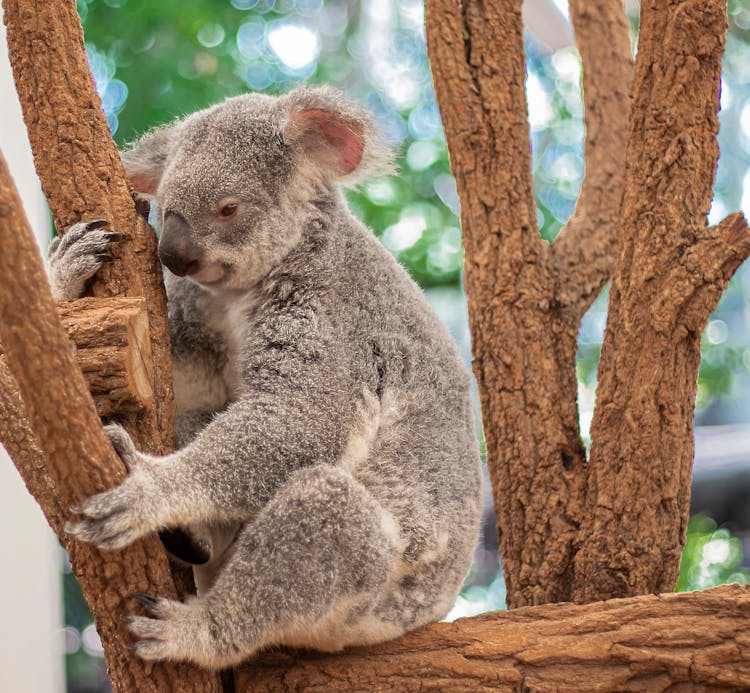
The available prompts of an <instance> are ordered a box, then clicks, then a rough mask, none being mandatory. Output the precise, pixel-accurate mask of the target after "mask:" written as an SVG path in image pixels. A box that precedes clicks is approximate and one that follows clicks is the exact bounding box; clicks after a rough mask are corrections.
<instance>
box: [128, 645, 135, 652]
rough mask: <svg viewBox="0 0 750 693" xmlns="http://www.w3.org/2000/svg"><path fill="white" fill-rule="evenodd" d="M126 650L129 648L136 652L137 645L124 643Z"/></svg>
mask: <svg viewBox="0 0 750 693" xmlns="http://www.w3.org/2000/svg"><path fill="white" fill-rule="evenodd" d="M125 649H126V650H130V651H131V652H137V651H138V645H125Z"/></svg>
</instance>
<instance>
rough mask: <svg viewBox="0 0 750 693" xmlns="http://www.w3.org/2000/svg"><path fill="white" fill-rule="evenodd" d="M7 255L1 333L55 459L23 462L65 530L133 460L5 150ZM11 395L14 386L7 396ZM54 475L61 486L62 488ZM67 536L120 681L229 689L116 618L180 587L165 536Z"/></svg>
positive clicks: (123, 684) (2, 215) (2, 211)
mask: <svg viewBox="0 0 750 693" xmlns="http://www.w3.org/2000/svg"><path fill="white" fill-rule="evenodd" d="M0 256H1V257H0V338H2V343H3V346H4V349H5V358H6V361H7V366H8V370H9V371H10V373H11V374H12V376H13V379H14V380H15V382H16V384H17V385H18V390H19V392H20V395H21V400H22V401H23V404H24V407H23V408H24V409H25V411H26V415H27V416H28V421H29V423H30V427H31V430H32V431H33V432H34V437H35V438H36V444H38V450H39V451H40V452H41V453H42V454H43V455H44V458H45V460H46V464H45V467H46V475H43V474H39V473H38V469H35V468H31V469H30V468H28V467H27V466H26V465H28V464H33V465H35V466H38V464H39V463H40V461H41V460H40V458H39V455H38V454H37V452H36V450H34V449H29V450H28V451H26V452H24V453H23V454H22V455H20V457H19V458H17V459H14V461H15V462H16V465H17V466H18V469H19V472H20V473H21V475H22V476H23V477H24V481H25V482H26V483H27V486H28V487H29V489H30V490H31V491H32V492H35V493H38V494H39V495H38V496H37V501H38V502H39V503H40V504H41V506H42V509H43V510H44V512H45V515H46V516H47V517H50V518H52V523H53V525H55V529H57V530H58V531H59V530H60V522H61V519H62V518H64V517H66V516H67V513H68V511H67V508H69V507H70V506H71V505H74V504H78V503H80V502H81V501H82V500H83V499H85V498H86V497H87V496H89V495H91V494H94V493H98V492H100V491H103V490H105V489H107V488H111V487H112V486H114V485H115V484H116V483H118V482H119V481H121V480H122V479H123V477H124V469H123V465H122V463H121V462H120V460H119V458H118V457H117V455H116V454H115V452H114V450H113V449H112V446H111V445H110V444H109V441H108V440H107V437H106V435H105V434H104V431H103V430H102V427H101V424H100V422H99V418H98V416H97V414H96V410H95V409H94V404H93V401H92V399H91V396H90V395H89V393H88V389H87V387H86V383H85V381H84V379H83V376H82V374H81V372H80V370H79V369H78V368H77V366H76V365H75V362H74V360H73V357H72V355H71V353H70V348H69V344H68V337H67V335H66V333H65V331H64V330H63V327H62V325H61V324H60V321H59V319H58V318H57V315H56V310H55V303H54V301H53V299H52V294H51V293H50V290H49V285H48V283H47V278H46V275H45V272H44V268H43V267H42V262H41V258H40V257H39V251H38V249H37V246H36V243H35V241H34V238H33V235H32V233H31V230H30V229H29V227H28V222H27V221H26V219H25V217H24V215H23V212H22V211H21V203H20V200H19V198H18V194H17V192H16V190H15V187H14V186H13V182H12V180H11V179H10V175H9V173H8V170H7V167H6V164H5V160H4V159H2V157H1V156H0ZM7 381H8V379H7V377H5V378H4V382H5V383H7ZM11 397H12V395H11ZM7 399H8V393H6V395H5V396H4V400H7ZM11 404H13V400H12V399H11ZM13 406H14V408H15V409H16V411H19V410H20V408H21V407H20V402H19V401H18V400H17V399H16V400H15V404H13ZM5 416H7V414H6V415H5ZM6 421H7V419H6ZM21 421H23V419H21ZM26 430H27V432H28V429H26ZM16 438H17V435H16V434H14V435H13V436H12V437H11V438H10V440H11V444H13V441H15V440H16ZM21 445H23V443H22V442H20V441H19V446H21ZM11 452H12V450H11ZM45 476H46V477H47V478H48V479H49V480H50V481H51V482H52V484H53V485H54V491H53V492H51V491H52V490H51V489H49V488H48V487H47V483H46V479H45ZM64 541H65V542H66V544H67V545H68V547H70V549H71V563H72V565H73V568H74V570H76V574H77V577H78V578H79V581H80V583H81V587H82V589H83V591H84V595H85V596H86V599H87V601H88V603H89V605H91V607H92V611H93V612H94V615H95V616H96V619H97V629H98V631H99V634H100V636H101V639H102V644H103V645H104V649H105V654H106V656H107V663H108V666H109V669H110V673H111V675H112V681H113V685H114V686H116V687H117V689H118V690H122V691H133V690H138V691H158V690H164V689H165V687H167V688H168V687H169V686H171V685H172V684H173V682H174V681H176V680H179V681H181V682H182V685H183V688H181V690H188V691H189V690H196V691H198V690H199V691H204V690H219V688H218V686H217V684H216V683H215V677H213V676H212V675H210V674H208V673H207V672H201V671H200V670H198V669H196V668H195V667H191V666H186V665H172V664H163V665H147V664H146V663H145V662H144V661H143V660H141V659H139V658H138V657H137V656H136V655H135V654H133V653H132V652H129V651H128V650H126V649H125V644H126V642H125V639H124V637H123V633H122V631H121V630H120V627H119V626H117V625H115V624H116V623H117V622H116V621H115V617H116V614H117V613H118V612H122V611H124V610H125V609H126V604H127V606H128V607H129V606H130V604H128V603H127V602H126V600H127V598H128V595H130V594H132V593H133V592H134V591H143V592H155V593H157V594H160V595H163V596H171V597H173V598H175V597H176V596H177V594H176V591H175V589H174V584H173V583H172V579H171V575H170V571H169V565H168V563H167V558H166V554H165V553H164V550H163V548H162V546H161V544H160V542H159V541H158V539H157V538H156V537H151V538H149V539H147V540H145V541H142V542H137V543H135V544H133V545H132V546H130V547H128V548H127V549H125V550H124V551H121V552H110V553H108V554H107V557H106V560H104V557H103V556H102V555H101V553H99V552H98V551H97V550H95V549H94V548H92V547H91V546H89V545H82V544H79V543H77V542H72V541H69V540H68V539H67V538H66V539H64ZM82 568H85V573H83V572H82Z"/></svg>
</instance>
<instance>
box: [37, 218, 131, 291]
mask: <svg viewBox="0 0 750 693" xmlns="http://www.w3.org/2000/svg"><path fill="white" fill-rule="evenodd" d="M108 223H109V222H108V221H107V220H106V219H94V220H93V221H89V222H79V223H78V224H73V225H72V226H71V227H69V228H68V230H67V232H66V233H65V234H64V235H63V236H62V237H59V236H58V237H57V238H55V239H54V240H53V241H52V243H50V246H49V250H48V251H47V259H48V263H49V279H50V284H51V285H52V294H53V296H54V297H55V298H56V299H57V300H58V301H69V300H71V299H74V298H78V297H79V296H81V295H82V294H83V292H84V289H85V287H86V282H87V281H88V280H89V279H90V278H91V277H93V276H94V274H96V272H97V271H98V270H99V268H100V267H101V266H102V264H103V263H105V262H111V261H112V259H113V258H112V255H111V254H110V252H109V246H110V244H111V243H116V242H117V241H121V240H123V239H124V238H125V235H124V234H122V233H118V232H117V231H105V230H103V228H102V227H104V226H106V225H107V224H108Z"/></svg>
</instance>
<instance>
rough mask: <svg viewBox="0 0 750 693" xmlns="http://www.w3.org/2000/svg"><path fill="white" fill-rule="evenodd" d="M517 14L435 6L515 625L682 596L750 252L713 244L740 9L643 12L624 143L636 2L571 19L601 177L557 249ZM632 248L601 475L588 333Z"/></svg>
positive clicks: (607, 370) (600, 2) (612, 327)
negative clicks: (581, 383) (538, 172)
mask: <svg viewBox="0 0 750 693" xmlns="http://www.w3.org/2000/svg"><path fill="white" fill-rule="evenodd" d="M520 5H521V2H520V1H518V2H514V1H512V0H505V1H504V2H496V3H482V2H478V1H477V0H466V1H465V2H463V3H460V4H458V3H454V2H451V1H450V0H428V2H427V4H426V7H427V14H426V22H427V45H428V50H429V54H430V62H431V65H432V69H433V76H434V81H435V93H436V96H437V99H438V103H439V105H440V109H441V114H442V117H443V122H444V126H445V132H446V138H447V141H448V148H449V151H450V155H451V165H452V167H453V171H454V173H455V175H456V182H457V187H458V192H459V196H460V198H461V210H462V211H461V223H462V228H463V232H464V245H465V251H466V262H465V270H466V292H467V295H468V300H469V318H470V323H471V329H472V342H473V351H474V356H475V361H474V372H475V375H476V377H477V382H478V385H479V390H480V398H481V403H482V416H483V422H484V432H485V438H486V442H487V462H488V466H489V469H490V477H491V481H492V487H493V495H494V500H495V509H496V514H497V520H498V533H499V536H500V552H501V554H502V556H503V567H504V571H505V580H506V585H507V588H508V605H509V606H510V607H517V606H523V605H530V604H540V603H545V602H550V601H563V600H574V601H593V600H597V599H606V598H610V597H613V596H626V595H634V594H643V593H648V592H655V591H665V590H670V589H671V588H672V587H673V586H674V581H675V579H676V576H677V569H678V565H679V553H680V550H681V547H682V542H683V540H684V529H685V523H686V520H687V510H688V500H689V489H690V475H689V473H690V464H691V460H692V415H693V404H694V397H695V387H696V378H697V368H698V363H699V340H700V333H701V331H702V329H703V326H704V325H705V322H706V320H707V319H708V316H709V313H710V311H711V310H712V309H713V308H714V307H715V306H716V303H717V301H718V298H719V296H720V295H721V292H722V291H723V290H724V288H725V286H726V283H727V281H728V279H729V277H730V276H731V274H732V273H733V272H734V270H735V269H736V268H737V266H738V265H739V264H740V262H741V261H742V260H743V259H744V258H745V257H747V255H748V254H749V253H750V246H749V245H748V231H747V225H746V223H745V221H744V219H742V217H741V216H733V217H730V218H728V219H727V220H726V221H725V222H724V223H723V224H721V225H720V226H719V227H716V228H712V229H706V223H705V219H706V213H707V211H708V205H709V202H710V197H711V192H710V191H711V185H712V183H713V172H714V167H715V161H716V152H717V148H716V141H715V135H716V122H717V119H716V111H717V107H718V100H717V94H718V84H719V71H720V64H721V55H722V51H723V44H724V32H725V29H726V26H725V17H724V15H725V12H726V3H722V2H717V1H714V2H710V3H695V2H667V3H658V2H650V3H645V2H644V3H643V21H642V24H641V29H640V37H641V47H640V48H639V52H638V73H637V74H638V76H637V79H636V84H635V86H634V90H633V92H634V94H635V102H634V106H633V108H634V114H635V116H634V118H633V120H632V123H631V126H630V127H627V123H628V120H627V115H628V112H629V105H630V104H629V99H628V97H627V92H628V85H629V83H630V79H631V71H632V61H631V58H630V44H629V39H628V33H627V23H626V20H625V16H624V12H623V8H622V3H621V2H620V0H596V1H595V2H577V1H574V2H572V3H571V20H572V21H573V24H574V28H575V32H576V39H577V42H578V45H579V49H580V52H581V56H582V60H583V75H584V77H583V86H584V104H585V114H586V115H585V117H586V147H585V154H586V175H585V178H584V182H583V185H582V189H581V195H580V197H579V200H578V204H577V206H576V211H575V213H574V215H573V216H572V218H571V219H570V221H569V223H568V224H567V225H566V227H565V228H564V229H563V230H562V231H561V233H560V234H559V236H558V238H557V239H556V240H555V242H554V243H553V244H552V245H551V246H550V245H548V244H547V243H545V242H544V241H542V240H540V238H539V234H538V231H537V229H536V225H535V215H534V201H533V195H532V190H531V183H530V173H529V172H530V163H529V137H528V125H527V121H526V105H525V101H524V93H523V84H524V78H525V73H524V57H523V44H522V34H521V20H520ZM626 137H627V138H628V140H627V141H628V150H627V157H628V165H627V167H626V166H625V148H626ZM626 185H627V191H628V192H627V195H625V192H624V191H625V189H626ZM620 226H622V228H620ZM618 235H619V236H620V238H621V239H623V238H624V239H626V240H625V241H622V240H621V241H620V242H621V243H622V245H621V246H620V251H619V253H620V255H619V258H620V259H619V261H618V264H617V270H616V271H617V273H618V275H617V276H618V279H617V280H616V282H615V287H614V289H613V292H612V298H611V301H612V303H611V306H614V305H615V303H618V309H617V310H613V308H612V307H611V308H610V321H609V323H608V328H607V336H606V338H605V349H604V352H603V355H602V364H601V370H600V374H601V375H600V386H599V392H598V394H597V400H598V403H597V409H596V414H595V419H594V425H593V428H592V438H593V441H594V443H593V448H592V458H591V459H592V464H591V465H587V464H586V458H585V451H584V448H583V445H582V442H581V440H580V435H579V431H578V415H577V409H576V394H577V393H576V374H575V352H576V343H577V332H578V328H579V324H580V319H581V317H582V316H583V313H584V312H585V310H586V309H587V308H588V307H589V305H590V304H591V302H592V300H593V299H594V298H595V296H596V295H597V293H598V292H599V291H600V290H601V288H602V287H603V285H604V283H605V282H606V280H607V279H608V278H609V276H610V274H611V272H612V270H613V268H614V266H615V261H616V260H617V253H616V251H615V243H616V240H617V238H618ZM634 347H635V348H634ZM662 364H663V367H660V366H661V365H662ZM602 388H604V392H605V393H607V394H606V395H604V396H602V394H601V393H602ZM646 509H648V511H647V512H645V510H646ZM654 547H659V548H658V549H657V548H654ZM639 564H642V565H640V567H639Z"/></svg>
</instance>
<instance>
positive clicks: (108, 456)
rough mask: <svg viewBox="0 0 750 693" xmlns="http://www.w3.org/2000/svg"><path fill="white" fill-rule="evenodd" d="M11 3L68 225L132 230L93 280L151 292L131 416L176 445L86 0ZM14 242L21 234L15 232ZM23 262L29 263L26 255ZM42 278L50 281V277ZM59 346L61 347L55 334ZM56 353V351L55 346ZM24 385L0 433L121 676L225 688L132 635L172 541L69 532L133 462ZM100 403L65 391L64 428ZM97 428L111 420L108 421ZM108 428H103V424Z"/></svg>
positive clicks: (29, 104)
mask: <svg viewBox="0 0 750 693" xmlns="http://www.w3.org/2000/svg"><path fill="white" fill-rule="evenodd" d="M3 6H4V9H5V17H4V19H5V22H6V24H7V26H8V44H9V52H10V57H11V64H12V66H13V70H14V77H15V81H16V87H17V90H18V93H19V97H20V100H21V105H22V107H23V110H24V118H25V120H26V124H27V127H28V129H29V136H30V140H31V143H32V150H33V152H34V160H35V164H36V168H37V171H38V173H39V175H40V178H41V180H42V186H43V189H44V192H45V195H46V196H47V199H48V200H49V202H50V205H51V208H52V211H53V215H54V217H55V223H56V226H57V228H58V230H62V229H64V228H65V227H66V226H68V225H69V224H71V223H72V222H74V221H78V220H80V219H82V218H84V219H94V218H97V217H103V218H106V219H108V220H109V221H110V222H111V225H112V226H113V228H116V229H117V230H118V231H121V232H123V233H124V234H126V236H127V240H126V241H124V242H122V243H119V244H117V246H116V247H115V248H114V249H113V250H114V253H115V255H116V259H118V260H120V262H114V263H111V264H110V265H108V266H107V267H105V268H103V270H102V271H101V272H100V273H99V277H100V278H99V279H98V280H97V281H96V282H94V284H93V287H92V289H93V293H94V294H96V295H100V296H114V295H127V296H142V297H144V298H145V299H146V306H147V310H148V313H149V316H148V317H149V334H150V340H151V353H152V355H153V359H152V361H151V363H150V365H151V367H152V371H151V372H150V373H149V377H150V381H151V384H152V388H151V389H152V391H153V393H154V395H155V398H154V399H155V407H153V408H150V409H146V410H141V411H138V412H134V413H132V414H130V415H127V416H125V417H124V419H123V420H122V423H123V424H124V425H125V427H126V428H127V429H128V430H129V431H130V433H131V434H132V436H133V438H134V439H135V440H136V441H137V443H138V445H139V447H141V449H144V450H147V451H150V452H153V453H156V454H163V453H166V452H169V451H170V450H171V446H172V428H173V422H174V407H173V401H172V376H171V360H170V355H169V332H168V328H167V321H166V296H165V293H164V289H163V285H162V277H161V267H160V265H159V262H158V259H157V257H156V239H155V236H154V234H153V231H152V230H151V228H150V227H149V226H148V224H147V223H146V221H145V219H144V218H143V214H142V212H143V209H144V207H143V205H141V210H140V212H141V213H139V211H138V210H137V209H136V204H134V200H133V196H132V193H131V191H130V189H129V187H128V184H127V181H126V179H125V174H124V170H123V167H122V164H121V162H120V158H119V154H118V152H117V148H116V146H115V145H114V142H113V141H112V138H111V137H110V135H109V128H108V125H107V123H106V120H105V118H104V115H103V113H102V111H101V102H100V99H99V97H98V95H97V94H96V91H95V89H94V84H93V80H92V78H91V74H90V72H89V70H88V61H87V59H86V53H85V49H84V45H83V33H82V30H81V25H80V21H79V18H78V14H77V12H76V5H75V2H73V0H64V1H62V0H61V1H60V2H54V3H47V2H38V1H35V0H4V2H3ZM9 199H10V198H9ZM144 202H145V201H144ZM8 204H10V203H8ZM145 208H146V209H147V205H145ZM12 224H15V225H16V226H18V228H16V229H15V232H16V233H23V228H22V227H21V226H19V221H18V218H17V217H15V218H14V219H13V221H12ZM11 228H13V227H12V226H11ZM6 243H12V239H11V238H10V237H8V236H6ZM26 261H27V259H25V260H23V262H26ZM29 262H30V261H29ZM19 266H20V265H19ZM15 271H18V268H17V267H16V270H15ZM35 277H36V275H35ZM37 278H38V277H37ZM40 281H42V283H43V284H44V283H46V281H45V280H43V279H42V280H40ZM35 290H36V287H34V285H33V283H31V284H27V285H26V288H25V289H23V288H21V289H19V291H29V292H32V293H33V291H35ZM24 317H26V314H24ZM40 319H47V320H50V321H52V324H53V325H54V326H55V329H56V328H57V327H58V326H59V321H57V320H56V317H49V316H47V317H46V318H44V317H40ZM4 334H5V337H4V339H3V342H4V345H3V346H4V347H5V348H6V350H7V352H8V366H10V371H12V373H13V375H14V376H16V378H19V377H21V370H19V369H23V368H24V367H27V366H28V363H29V362H28V361H18V358H19V354H18V353H16V355H15V356H13V354H12V351H13V348H14V346H13V344H11V340H17V339H18V335H19V334H21V333H20V332H19V333H14V334H12V335H11V334H9V333H7V332H4ZM63 345H64V346H63V347H62V350H63V351H64V352H65V354H64V356H66V357H69V354H68V353H67V351H68V342H67V339H66V340H65V341H64V343H63ZM48 348H49V349H53V348H54V347H52V343H50V344H49V345H48ZM50 356H51V358H54V357H55V356H56V355H53V354H51V355H50ZM60 357H61V358H62V356H60ZM72 370H73V373H68V372H67V371H65V370H61V371H59V372H56V373H55V374H54V376H52V375H51V376H50V380H48V381H47V380H42V381H41V382H44V388H49V390H50V391H53V390H54V389H55V388H61V387H63V382H64V380H65V378H67V377H70V378H74V377H76V378H77V377H78V376H79V375H80V372H79V371H78V370H77V368H75V367H73V368H72ZM37 375H38V374H37ZM0 376H2V379H3V382H4V383H5V384H6V385H10V384H12V383H13V379H12V378H11V377H10V374H9V373H8V371H7V370H4V367H3V364H0ZM36 382H37V383H39V382H40V381H39V380H37V381H36ZM19 386H21V388H22V395H23V397H22V400H23V401H22V402H21V400H20V399H19V398H18V397H17V396H15V395H13V393H11V392H8V393H6V397H5V398H4V399H5V404H6V405H7V406H10V405H13V406H14V407H15V408H14V413H20V412H21V410H22V409H23V408H25V409H26V410H27V411H28V415H29V417H30V419H31V424H32V425H31V426H30V425H29V423H27V422H26V421H24V420H23V419H19V418H18V417H16V416H13V415H11V414H9V413H8V412H7V410H6V411H4V412H3V414H2V415H0V440H2V441H3V442H4V443H6V446H7V447H8V449H9V452H10V453H11V457H12V458H13V459H14V462H15V463H16V465H17V466H18V468H19V471H20V472H21V474H22V476H23V477H24V481H25V482H26V484H27V486H28V487H29V490H30V491H31V492H32V494H33V495H34V496H35V498H36V499H37V501H39V503H40V505H41V506H42V509H43V510H44V511H45V515H46V516H47V518H48V519H49V520H50V523H51V524H52V526H53V528H54V529H55V530H56V531H57V532H58V534H59V536H60V538H61V541H62V542H63V545H64V546H65V547H66V548H67V549H68V551H69V553H70V556H71V564H72V567H73V570H74V572H75V573H76V576H77V577H78V580H79V582H80V583H81V586H82V588H83V592H84V596H85V597H86V599H87V602H88V603H89V606H90V607H91V610H92V612H93V614H94V617H95V620H96V624H97V630H98V631H99V634H100V636H101V638H102V642H103V645H104V649H105V654H106V656H107V662H108V666H109V668H110V674H111V677H112V681H113V685H114V686H115V688H116V689H119V690H158V689H163V688H165V687H167V688H179V689H180V690H218V689H219V681H218V676H216V675H214V674H210V673H208V672H200V671H198V670H197V669H195V668H194V667H186V666H172V665H157V666H152V665H146V664H145V663H144V662H143V661H141V660H139V659H138V658H137V657H135V655H133V654H132V653H130V652H128V651H127V650H125V649H124V646H125V644H126V642H127V641H126V640H124V639H123V633H122V631H121V628H122V627H121V625H120V624H119V623H118V622H117V618H118V615H119V614H121V613H123V612H125V611H130V610H132V608H133V605H132V603H131V602H129V601H125V600H126V598H127V596H128V595H129V594H131V593H132V592H133V591H142V592H154V593H158V594H161V595H165V596H166V595H172V596H177V592H175V587H174V582H173V577H172V575H171V574H170V565H169V563H168V561H167V557H166V553H165V552H164V550H163V548H162V547H161V545H160V543H159V542H158V541H157V540H156V539H150V540H148V541H145V542H139V543H138V544H136V545H134V546H133V547H131V548H129V549H128V550H127V551H125V552H117V553H107V554H102V553H99V552H97V551H95V550H93V549H91V548H89V547H85V546H82V545H79V544H78V543H76V542H73V541H69V540H68V537H67V536H66V535H62V534H60V529H61V527H60V522H61V519H62V518H64V517H67V515H68V510H67V509H68V507H69V506H70V505H71V504H74V503H78V502H80V501H81V500H82V499H83V498H84V497H86V496H87V495H90V494H92V493H96V492H99V491H102V490H105V489H106V488H110V487H112V486H114V485H115V484H116V483H118V482H119V481H120V480H121V479H122V476H123V472H124V470H123V466H122V463H121V462H120V461H119V459H117V457H116V456H115V455H114V454H113V452H112V450H111V447H110V446H109V445H108V444H105V445H106V447H105V449H106V452H102V448H101V441H100V443H99V446H98V447H96V448H90V449H89V450H88V452H89V453H91V455H90V456H88V455H86V456H84V457H81V455H80V454H79V453H78V452H76V453H75V454H74V453H73V452H72V448H69V447H67V446H62V447H61V446H60V445H59V442H58V443H56V442H55V440H54V436H53V435H52V433H51V431H48V430H46V429H44V428H41V429H40V428H39V427H38V426H39V425H41V424H40V422H39V419H38V418H37V419H35V417H38V415H39V413H38V412H37V413H36V414H35V413H34V406H37V407H47V408H49V409H50V412H54V411H55V405H54V404H53V402H52V400H51V399H48V400H44V401H42V402H40V403H38V404H37V405H34V404H33V400H32V398H39V397H40V396H41V395H43V394H44V389H42V390H40V389H39V386H38V385H37V387H36V388H34V387H31V386H30V385H29V383H27V384H26V390H25V391H24V389H23V387H24V386H23V384H22V383H20V382H19ZM37 401H38V400H37ZM89 403H90V397H87V401H85V402H81V401H80V400H79V401H76V400H75V399H73V400H66V399H61V400H59V402H58V405H57V406H59V407H60V408H65V407H67V408H72V409H73V410H70V409H68V410H66V412H65V414H66V416H67V419H66V417H61V421H65V420H67V421H68V423H69V424H70V425H69V427H68V429H67V432H66V433H65V434H63V433H62V430H63V429H62V428H57V429H55V430H56V433H55V435H57V436H63V435H65V436H68V437H70V436H71V431H76V430H77V428H78V425H77V424H75V421H76V419H75V416H77V414H76V412H75V411H74V410H75V408H76V407H81V408H83V409H86V408H87V407H89V406H90V404H89ZM71 416H72V417H73V419H71V418H70V417H71ZM95 420H96V419H90V418H89V419H87V421H88V423H87V424H86V426H88V425H89V424H91V425H93V421H95ZM96 429H99V430H100V425H99V424H98V421H97V423H96ZM31 431H33V433H34V435H35V437H36V440H35V445H33V446H31V445H29V446H28V447H27V446H26V444H25V443H26V442H27V441H28V438H29V434H30V432H31ZM95 432H96V431H93V432H92V433H91V435H94V433H95ZM99 436H100V438H101V433H100V434H99ZM66 450H67V451H66ZM37 453H39V454H42V455H43V456H44V458H45V459H46V464H47V467H48V470H49V472H50V474H49V476H48V478H46V479H45V478H44V477H45V475H44V474H43V473H42V472H41V471H40V470H39V469H36V468H34V465H36V464H38V457H39V454H37ZM92 465H93V466H92ZM175 573H176V577H177V579H178V582H179V585H180V592H184V590H185V589H186V587H187V584H188V583H187V581H186V579H185V574H184V571H182V570H177V571H175ZM147 672H148V673H147Z"/></svg>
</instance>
